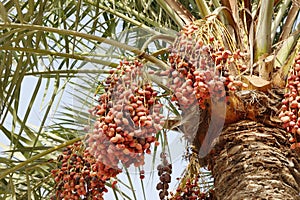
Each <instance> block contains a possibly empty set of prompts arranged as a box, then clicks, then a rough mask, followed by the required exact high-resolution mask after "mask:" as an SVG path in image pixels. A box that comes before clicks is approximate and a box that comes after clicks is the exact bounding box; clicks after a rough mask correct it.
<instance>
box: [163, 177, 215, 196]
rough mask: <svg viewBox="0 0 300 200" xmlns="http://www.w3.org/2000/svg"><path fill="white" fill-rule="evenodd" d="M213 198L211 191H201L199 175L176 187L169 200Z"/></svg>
mask: <svg viewBox="0 0 300 200" xmlns="http://www.w3.org/2000/svg"><path fill="white" fill-rule="evenodd" d="M185 199H191V200H213V199H215V198H214V197H213V191H212V190H211V191H209V192H206V193H204V192H201V190H200V187H199V176H195V177H193V178H189V179H187V180H186V182H185V184H184V185H183V187H178V188H177V189H176V193H175V194H173V193H172V194H171V197H170V198H169V200H185Z"/></svg>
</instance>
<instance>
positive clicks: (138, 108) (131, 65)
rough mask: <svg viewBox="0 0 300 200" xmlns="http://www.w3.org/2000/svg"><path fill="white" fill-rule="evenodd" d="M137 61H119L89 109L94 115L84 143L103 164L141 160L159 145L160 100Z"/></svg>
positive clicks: (135, 163)
mask: <svg viewBox="0 0 300 200" xmlns="http://www.w3.org/2000/svg"><path fill="white" fill-rule="evenodd" d="M142 70H143V65H142V63H141V62H139V61H137V60H136V61H133V62H128V61H122V62H120V65H119V66H118V68H117V69H116V70H115V71H113V72H112V73H111V75H110V76H109V77H108V78H106V80H105V81H104V82H103V83H102V86H103V90H104V92H103V93H102V94H100V96H99V100H98V105H96V106H95V107H94V109H92V110H91V113H92V114H93V115H95V116H96V117H97V120H96V122H95V124H94V129H93V132H92V133H90V134H89V137H88V139H87V144H88V147H89V151H90V152H91V154H93V155H94V156H95V158H97V159H98V160H100V161H101V162H103V163H104V164H106V165H109V166H111V167H114V168H118V164H119V163H120V162H121V163H122V164H123V165H125V166H126V167H129V166H130V165H131V164H134V166H135V167H139V166H141V165H143V164H144V153H151V150H150V147H151V144H152V143H155V145H158V144H159V143H158V141H157V140H156V134H157V133H158V132H159V131H160V130H161V129H162V124H164V121H163V120H162V118H163V115H162V114H160V110H161V107H162V104H160V103H159V101H158V98H157V92H156V91H155V90H154V89H153V87H152V85H151V83H150V82H149V81H147V79H146V78H145V77H144V76H143V71H142Z"/></svg>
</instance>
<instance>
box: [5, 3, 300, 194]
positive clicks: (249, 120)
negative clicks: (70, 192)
mask: <svg viewBox="0 0 300 200" xmlns="http://www.w3.org/2000/svg"><path fill="white" fill-rule="evenodd" d="M299 7H300V4H299V3H298V2H297V1H294V0H284V1H279V0H264V1H235V0H232V1H228V0H212V1H209V2H208V1H205V0H186V1H184V0H135V1H131V0H126V1H125V0H121V1H113V0H106V1H104V0H95V1H91V0H79V1H72V0H66V1H55V0H48V1H42V0H39V1H32V0H29V1H18V0H15V1H11V0H4V1H2V2H0V32H1V35H0V36H1V37H0V38H1V39H0V50H1V53H0V78H1V79H0V83H1V84H0V100H1V101H0V120H1V123H0V135H1V137H0V138H1V139H0V145H1V152H2V153H1V157H0V160H1V162H0V170H1V173H0V180H1V182H0V183H1V184H0V197H1V198H3V199H47V198H50V197H51V196H52V195H53V194H55V191H56V190H57V187H58V184H57V183H55V179H54V178H55V177H53V175H52V174H51V172H50V171H51V170H55V169H56V168H57V166H58V165H59V162H60V159H59V158H60V157H59V156H60V155H65V154H68V153H66V152H67V151H66V150H65V149H66V147H67V149H68V148H69V147H70V145H73V144H77V143H78V142H79V141H82V140H83V138H85V137H86V129H87V125H88V124H92V125H93V123H95V121H97V120H95V119H94V118H91V116H90V114H89V113H88V112H87V110H88V109H89V108H92V107H93V106H95V102H96V103H97V101H95V98H94V96H95V94H96V96H97V95H101V94H103V91H104V88H103V87H102V86H103V85H102V81H103V80H107V78H108V77H110V76H111V73H112V70H116V69H118V66H120V62H121V63H123V64H124V63H125V62H127V61H124V60H138V62H141V63H142V65H143V66H145V67H144V68H145V71H146V72H147V73H146V74H148V75H147V76H146V78H145V77H143V78H145V79H147V81H148V83H150V84H152V85H153V86H154V88H155V89H157V91H158V93H159V95H158V98H159V99H160V101H161V102H163V104H164V105H165V106H164V107H165V109H166V110H168V112H163V114H164V115H165V118H164V124H163V129H162V130H160V131H159V132H158V133H157V135H155V137H156V139H157V140H159V141H160V143H161V147H159V148H161V149H162V151H163V152H167V151H168V150H166V149H169V152H172V150H174V147H173V146H169V147H168V138H170V137H171V136H170V134H172V133H173V132H172V131H177V132H180V134H181V135H182V137H183V138H184V139H185V140H186V141H187V152H186V158H187V161H188V165H187V167H186V169H185V170H184V173H183V175H182V177H181V179H180V180H179V183H178V185H177V187H178V189H177V190H175V191H173V193H165V191H167V190H168V188H166V186H165V185H168V184H165V183H166V182H167V183H169V181H166V179H167V178H166V177H167V176H168V175H164V177H165V178H163V181H162V185H160V186H157V189H158V190H160V193H159V192H158V195H157V196H155V197H152V198H150V197H148V196H147V191H144V190H145V188H144V185H143V182H142V181H141V187H142V189H143V192H142V193H143V196H144V198H145V199H158V198H161V199H163V198H165V199H167V198H169V199H188V198H191V199H205V198H206V199H222V200H224V199H300V195H299V194H300V164H299V163H300V159H299V147H300V145H299V144H300V143H298V141H299V138H300V137H299V136H298V134H299V133H300V132H299V133H298V129H299V128H298V109H299V108H300V106H298V105H300V104H299V103H300V102H299V94H298V89H297V87H298V86H297V85H298V84H299V83H298V82H297V81H299V77H298V71H299V70H300V50H299V48H300V40H299V36H300V32H299V29H300V23H299V22H300V20H299ZM203 60H204V61H203ZM202 61H203V62H204V63H205V66H204V68H205V67H206V66H208V68H205V69H204V68H201V62H202ZM199 62H200V64H199ZM125 65H126V64H125ZM183 69H185V70H187V72H186V73H183V72H182V70H183ZM180 70H181V71H180ZM153 71H154V73H153ZM205 71H206V72H205ZM207 71H208V72H207ZM189 73H190V76H188V75H187V74H189ZM205 73H206V74H205ZM158 74H159V75H160V76H157V75H158ZM162 74H165V75H167V76H168V77H169V79H165V77H163V75H162ZM178 74H181V76H179V75H178ZM177 76H178V77H177ZM209 76H213V77H215V78H211V79H210V78H208V77H209ZM170 77H171V79H170ZM197 77H198V78H197ZM99 81H100V82H101V83H99ZM180 81H183V82H184V81H190V82H191V83H192V85H190V86H191V87H190V88H192V87H193V92H190V93H188V94H187V93H184V92H183V91H181V90H178V89H176V87H175V88H174V87H173V88H172V84H175V85H176V84H177V83H178V84H177V86H178V88H182V85H180ZM200 82H201V84H203V85H204V86H203V85H201V84H200ZM170 83H171V85H170ZM195 83H197V85H195ZM218 83H222V84H221V85H220V87H219V86H218V87H217V86H216V85H217V84H218ZM212 84H213V86H212ZM200 85H201V86H200ZM173 86H174V85H173ZM195 88H196V89H195ZM201 88H202V89H201ZM203 88H204V89H203ZM215 88H217V89H215ZM217 91H218V92H217ZM104 93H105V92H104ZM182 93H184V94H183V95H182ZM189 95H191V96H192V98H194V100H193V101H191V102H192V103H191V102H190V101H187V102H186V101H185V100H186V99H184V98H185V97H187V96H189ZM197 95H198V96H197ZM183 97H184V98H183ZM195 102H196V103H195ZM166 113H171V114H166ZM170 130H172V131H170ZM299 130H300V129H299ZM63 149H64V150H65V151H64V152H65V154H62V151H63ZM69 150H70V148H69ZM170 154H171V153H170ZM182 154H184V152H182ZM151 155H152V156H153V158H154V157H156V156H157V155H158V147H154V148H153V151H152V154H151ZM164 155H166V154H162V156H161V159H162V162H167V161H166V160H165V157H164ZM57 157H58V159H57ZM80 159H81V158H80ZM153 160H155V159H153ZM68 162H69V161H68ZM152 164H155V165H156V164H157V163H155V162H154V161H152ZM175 167H176V166H173V171H174V169H175V170H177V169H176V168H175ZM177 167H178V166H177ZM60 168H61V167H60ZM204 168H205V169H208V170H209V171H210V172H209V177H206V178H203V176H204V174H206V172H203V169H204ZM163 169H164V170H165V169H166V168H163ZM160 170H161V169H159V170H158V171H160ZM141 171H142V170H141ZM141 171H140V173H141ZM165 171H167V172H168V174H169V173H170V170H165ZM165 171H164V172H163V173H162V174H164V173H166V172H165ZM122 173H124V174H125V176H119V175H118V176H117V178H116V180H118V182H120V185H121V186H118V187H116V186H115V185H114V182H113V180H112V181H111V182H110V181H107V182H105V184H106V185H107V187H108V188H110V190H112V191H113V192H112V193H113V195H114V197H115V199H118V198H119V199H120V198H123V199H137V197H136V194H135V192H136V191H135V187H136V186H135V185H133V184H132V182H131V174H130V173H129V172H128V166H124V167H123V172H122ZM126 175H127V178H128V180H129V183H128V184H126V183H123V177H126ZM142 175H143V173H141V176H142ZM160 175H161V174H160ZM161 177H162V175H161ZM172 178H173V179H174V178H175V177H172ZM173 179H172V181H174V180H173ZM203 179H205V180H203ZM161 180H162V179H161ZM212 180H213V181H212ZM61 187H62V186H61ZM122 188H127V189H128V188H129V190H132V193H133V194H132V196H130V195H128V194H126V192H124V191H123V189H122ZM207 188H209V189H207ZM170 191H171V188H170V189H169V192H170ZM101 192H102V191H101ZM84 195H86V194H82V195H81V197H82V198H83V197H84ZM91 196H92V195H89V196H88V198H91V199H92V197H91ZM146 196H147V197H146ZM167 196H168V197H167ZM104 197H105V196H104ZM57 198H58V199H59V198H60V197H57ZM99 198H100V197H99ZM65 199H68V198H65Z"/></svg>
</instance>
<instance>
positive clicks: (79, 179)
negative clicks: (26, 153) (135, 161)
mask: <svg viewBox="0 0 300 200" xmlns="http://www.w3.org/2000/svg"><path fill="white" fill-rule="evenodd" d="M57 161H58V168H57V169H53V170H52V171H51V173H52V176H53V177H54V180H55V183H56V185H55V191H56V193H55V197H52V199H64V200H66V199H72V200H77V199H87V198H91V199H103V193H104V192H107V189H106V188H105V182H106V181H107V180H109V179H110V178H111V177H115V176H116V175H117V174H118V173H120V171H119V170H116V169H112V168H107V166H105V165H103V163H100V162H97V161H96V160H95V158H94V157H93V156H92V155H91V154H90V153H89V152H88V151H87V150H85V146H84V145H83V143H82V142H81V141H79V142H76V143H74V144H73V145H69V146H67V147H66V148H65V149H64V151H63V153H62V155H60V156H59V157H58V158H57Z"/></svg>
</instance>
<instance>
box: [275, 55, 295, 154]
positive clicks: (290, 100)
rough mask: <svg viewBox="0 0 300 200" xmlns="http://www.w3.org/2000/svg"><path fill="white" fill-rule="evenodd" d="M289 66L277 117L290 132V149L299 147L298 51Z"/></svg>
mask: <svg viewBox="0 0 300 200" xmlns="http://www.w3.org/2000/svg"><path fill="white" fill-rule="evenodd" d="M294 61H295V62H294V64H293V66H292V68H291V71H290V74H289V77H288V82H287V85H286V93H285V95H284V99H283V100H282V106H281V112H280V114H279V118H280V120H281V121H282V123H283V127H284V128H285V129H286V130H287V132H289V133H291V134H292V137H291V138H290V140H289V141H290V142H291V143H292V145H291V149H295V148H300V52H299V53H298V55H297V56H296V57H295V60H294Z"/></svg>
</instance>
